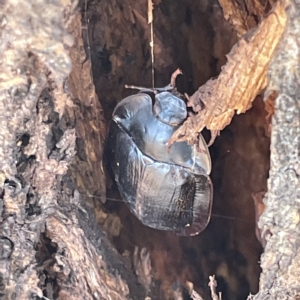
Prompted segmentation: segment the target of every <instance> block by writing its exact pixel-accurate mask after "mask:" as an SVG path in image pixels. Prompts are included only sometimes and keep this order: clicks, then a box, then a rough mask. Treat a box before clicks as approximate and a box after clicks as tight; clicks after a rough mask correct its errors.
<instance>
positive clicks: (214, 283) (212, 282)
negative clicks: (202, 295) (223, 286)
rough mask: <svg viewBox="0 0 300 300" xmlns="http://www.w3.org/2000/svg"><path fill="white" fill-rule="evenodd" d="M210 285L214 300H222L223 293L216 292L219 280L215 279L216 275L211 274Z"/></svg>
mask: <svg viewBox="0 0 300 300" xmlns="http://www.w3.org/2000/svg"><path fill="white" fill-rule="evenodd" d="M208 286H209V287H210V294H211V298H212V299H213V300H222V295H221V293H219V296H218V295H217V293H216V287H217V281H216V280H215V275H213V276H209V283H208Z"/></svg>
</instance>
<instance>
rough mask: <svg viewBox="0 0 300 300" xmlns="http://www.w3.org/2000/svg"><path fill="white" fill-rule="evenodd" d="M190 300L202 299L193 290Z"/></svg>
mask: <svg viewBox="0 0 300 300" xmlns="http://www.w3.org/2000/svg"><path fill="white" fill-rule="evenodd" d="M191 298H192V299H193V300H203V298H202V297H201V296H200V295H199V294H198V293H197V292H196V291H195V290H193V291H192V294H191Z"/></svg>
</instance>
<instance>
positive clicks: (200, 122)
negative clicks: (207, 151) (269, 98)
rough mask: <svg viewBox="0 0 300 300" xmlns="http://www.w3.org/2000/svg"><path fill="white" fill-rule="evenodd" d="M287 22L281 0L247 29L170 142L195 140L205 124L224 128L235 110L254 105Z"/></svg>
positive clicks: (201, 90) (194, 97)
mask: <svg viewBox="0 0 300 300" xmlns="http://www.w3.org/2000/svg"><path fill="white" fill-rule="evenodd" d="M285 23H286V14H285V1H280V2H278V3H277V4H276V6H275V8H274V10H273V12H272V13H271V14H269V16H268V17H267V18H266V19H265V20H263V21H262V22H261V24H260V25H259V26H258V28H256V29H255V30H251V31H250V32H248V33H247V34H246V35H245V36H244V37H243V38H242V39H241V40H240V41H239V42H238V43H237V44H236V45H235V46H234V47H233V48H232V50H231V52H230V53H229V55H228V56H227V58H228V62H227V64H226V65H225V66H224V67H223V70H222V72H221V74H220V75H219V77H218V78H217V79H211V80H209V81H208V82H207V83H206V84H205V85H203V86H201V87H200V88H199V89H198V91H197V92H196V93H194V95H192V96H191V97H190V100H189V101H188V106H191V107H192V108H193V110H194V111H195V112H197V114H196V115H195V116H192V117H189V118H188V119H187V121H186V122H185V123H184V124H183V126H181V127H180V128H179V130H177V131H176V132H175V133H174V135H173V137H172V138H171V140H170V142H169V145H171V144H172V143H173V142H175V141H183V140H186V141H188V142H189V143H191V144H194V143H195V142H196V141H197V137H198V133H199V132H201V130H202V129H203V128H204V127H206V128H207V129H209V130H211V131H219V130H222V129H223V128H224V127H225V126H227V125H228V124H229V123H230V122H231V119H232V117H233V116H234V114H235V111H236V112H237V114H240V113H243V112H245V111H246V110H248V109H249V108H251V103H252V101H253V100H254V99H255V97H256V96H257V95H258V93H260V92H261V91H262V89H263V88H265V86H266V83H267V78H266V74H267V68H268V64H269V62H270V60H271V58H272V56H273V54H274V51H275V49H276V47H277V45H278V42H279V40H280V37H281V34H282V32H283V30H284V28H285ZM203 103H204V106H205V107H204V109H202V107H203Z"/></svg>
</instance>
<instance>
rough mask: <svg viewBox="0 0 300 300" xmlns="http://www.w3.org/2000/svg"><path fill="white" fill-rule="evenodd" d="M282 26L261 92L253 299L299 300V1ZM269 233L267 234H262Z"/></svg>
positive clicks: (293, 1)
mask: <svg viewBox="0 0 300 300" xmlns="http://www.w3.org/2000/svg"><path fill="white" fill-rule="evenodd" d="M287 16H288V21H287V27H286V29H285V31H284V33H283V37H282V40H281V41H280V44H279V47H278V49H277V52H276V56H275V57H274V59H273V60H272V62H271V64H270V68H269V72H268V75H269V79H270V82H269V85H268V89H267V94H268V93H271V92H273V91H276V92H278V97H277V99H276V100H275V114H274V116H273V118H272V135H271V169H270V177H269V180H268V193H267V196H266V198H265V199H264V202H265V204H266V209H265V211H264V213H263V214H262V216H261V218H260V221H259V227H260V228H261V229H262V232H263V235H264V234H265V235H267V236H266V240H267V245H266V248H265V253H264V254H263V255H262V257H261V267H262V274H261V277H260V292H259V294H258V295H257V296H255V297H254V299H257V300H258V299H268V300H272V299H280V300H281V299H299V297H300V283H299V269H300V248H299V247H300V239H299V237H300V226H299V220H300V216H299V212H300V203H299V195H300V93H299V91H300V81H299V78H300V69H299V61H300V2H299V1H296V0H291V1H290V6H289V7H288V8H287ZM268 231H270V233H271V234H267V232H268Z"/></svg>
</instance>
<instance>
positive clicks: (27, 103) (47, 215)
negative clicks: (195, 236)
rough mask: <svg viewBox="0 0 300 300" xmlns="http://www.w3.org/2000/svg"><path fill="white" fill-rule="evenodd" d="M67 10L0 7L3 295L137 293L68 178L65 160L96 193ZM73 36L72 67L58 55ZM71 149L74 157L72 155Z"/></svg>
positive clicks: (92, 146)
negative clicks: (0, 25) (91, 180)
mask: <svg viewBox="0 0 300 300" xmlns="http://www.w3.org/2000/svg"><path fill="white" fill-rule="evenodd" d="M76 5H77V3H76V1H75V2H72V1H64V2H56V3H55V4H54V3H53V4H49V2H48V1H25V2H24V1H6V2H5V3H3V4H1V9H2V10H1V12H2V17H1V20H2V27H1V31H2V32H1V33H2V35H1V51H0V63H1V75H0V98H1V106H0V119H1V134H0V169H1V173H0V174H1V176H0V178H1V180H0V188H1V199H0V212H1V223H0V236H1V238H0V249H1V251H0V281H1V284H0V286H1V291H0V293H1V297H2V299H36V298H37V297H39V298H42V297H43V296H45V297H47V299H125V298H126V299H143V297H144V290H143V288H142V287H141V286H140V285H139V284H138V283H137V282H136V279H135V277H134V275H133V273H132V271H131V270H130V269H128V268H127V267H126V264H125V263H124V260H123V259H122V257H121V256H120V255H119V254H118V253H117V252H116V250H115V249H114V248H113V247H112V245H111V244H110V243H109V241H108V239H107V237H106V235H105V233H104V232H103V231H102V230H101V229H100V227H99V226H98V225H97V220H96V218H95V217H93V216H94V214H93V213H92V212H91V210H90V209H89V208H88V207H85V208H84V207H83V202H82V201H81V197H80V196H79V193H78V192H77V191H76V190H75V188H74V185H73V183H72V181H71V180H70V172H68V170H69V168H70V165H71V164H73V168H72V169H73V171H74V172H73V174H74V173H76V176H75V178H76V182H77V184H78V186H79V187H80V188H81V189H88V190H89V191H90V193H91V194H93V193H95V192H96V191H97V193H98V195H101V196H104V195H105V184H104V182H105V176H104V172H103V168H101V166H100V163H101V160H102V155H103V143H104V137H105V124H104V121H103V117H102V110H101V107H100V105H99V102H98V101H97V98H96V96H95V92H94V87H93V84H92V79H91V75H90V64H89V61H87V59H86V55H85V53H84V50H83V46H82V39H81V16H80V14H78V13H77V14H75V8H76ZM67 26H69V28H70V33H68V32H67V30H66V28H67ZM73 40H74V42H75V43H74V45H73V47H72V48H71V49H70V57H71V59H72V62H71V59H70V57H69V55H68V51H67V50H66V49H68V48H70V46H71V45H72V43H73ZM72 64H73V69H72V73H71V75H70V76H69V79H66V78H67V76H68V74H69V72H70V71H71V67H72ZM49 71H51V73H50V72H49ZM86 131H88V132H89V135H88V136H89V137H93V136H94V138H93V141H92V142H91V140H89V139H88V138H85V136H86ZM76 147H77V151H78V149H80V151H81V152H80V154H81V156H80V157H79V158H76V159H75V152H76ZM74 159H75V161H74ZM88 176H91V177H93V176H94V178H95V181H94V182H90V181H88V180H87V179H86V177H88Z"/></svg>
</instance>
